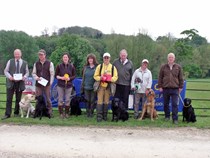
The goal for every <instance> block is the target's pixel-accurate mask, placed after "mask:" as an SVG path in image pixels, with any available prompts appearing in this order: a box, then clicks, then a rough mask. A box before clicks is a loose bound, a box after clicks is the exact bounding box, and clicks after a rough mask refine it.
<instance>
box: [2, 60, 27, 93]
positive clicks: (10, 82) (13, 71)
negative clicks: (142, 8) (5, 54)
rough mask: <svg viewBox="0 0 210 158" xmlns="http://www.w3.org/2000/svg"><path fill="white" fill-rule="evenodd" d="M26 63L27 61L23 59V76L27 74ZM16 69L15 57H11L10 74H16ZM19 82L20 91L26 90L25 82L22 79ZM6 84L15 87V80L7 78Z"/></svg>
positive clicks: (21, 71)
mask: <svg viewBox="0 0 210 158" xmlns="http://www.w3.org/2000/svg"><path fill="white" fill-rule="evenodd" d="M26 65H27V62H26V61H24V60H23V63H22V65H21V67H20V73H22V75H23V76H24V75H25V74H26ZM15 71H16V65H15V59H10V65H9V73H10V75H11V76H13V75H14V74H15ZM18 83H19V89H20V91H24V90H25V82H24V81H22V80H21V81H18ZM6 86H7V88H8V89H10V88H13V87H14V81H10V80H9V79H8V78H7V80H6Z"/></svg>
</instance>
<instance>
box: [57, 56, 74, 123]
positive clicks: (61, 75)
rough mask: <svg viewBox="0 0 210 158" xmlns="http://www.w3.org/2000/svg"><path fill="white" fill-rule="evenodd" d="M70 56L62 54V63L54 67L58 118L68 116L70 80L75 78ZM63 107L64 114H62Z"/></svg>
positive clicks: (71, 85) (70, 90)
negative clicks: (56, 82)
mask: <svg viewBox="0 0 210 158" xmlns="http://www.w3.org/2000/svg"><path fill="white" fill-rule="evenodd" d="M70 61H71V57H70V56H69V54H68V53H64V54H63V56H62V63H61V64H59V65H58V66H57V67H56V72H55V76H56V78H57V79H58V84H57V91H58V110H59V114H60V118H62V119H63V118H69V109H70V97H71V92H72V87H73V84H72V80H74V78H75V67H74V66H73V65H72V64H71V63H70ZM63 107H65V115H64V114H63Z"/></svg>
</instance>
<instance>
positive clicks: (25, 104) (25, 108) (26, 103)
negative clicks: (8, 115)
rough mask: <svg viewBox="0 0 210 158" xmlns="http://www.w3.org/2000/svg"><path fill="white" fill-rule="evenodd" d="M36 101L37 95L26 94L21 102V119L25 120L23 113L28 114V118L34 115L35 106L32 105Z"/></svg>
mask: <svg viewBox="0 0 210 158" xmlns="http://www.w3.org/2000/svg"><path fill="white" fill-rule="evenodd" d="M33 100H35V95H33V94H26V95H25V96H24V97H23V98H22V99H21V101H20V102H19V105H20V112H21V117H22V118H23V117H24V115H23V112H27V115H26V118H28V117H29V115H30V113H34V110H35V108H34V106H33V105H32V104H31V101H33Z"/></svg>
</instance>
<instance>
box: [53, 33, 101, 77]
mask: <svg viewBox="0 0 210 158" xmlns="http://www.w3.org/2000/svg"><path fill="white" fill-rule="evenodd" d="M64 52H68V53H69V54H70V56H71V62H72V63H73V64H74V65H75V67H76V72H77V75H78V76H81V71H82V68H83V65H84V63H85V62H86V57H87V54H89V53H95V54H97V53H96V52H95V50H94V48H93V47H92V46H91V45H90V43H89V42H88V41H87V40H86V39H83V38H81V37H79V36H77V35H69V34H64V35H63V36H62V37H61V38H60V39H59V41H58V45H57V47H56V50H55V51H53V52H52V54H51V56H50V59H51V61H52V62H53V63H54V65H55V66H56V65H58V64H59V63H60V62H61V60H62V55H63V53H64Z"/></svg>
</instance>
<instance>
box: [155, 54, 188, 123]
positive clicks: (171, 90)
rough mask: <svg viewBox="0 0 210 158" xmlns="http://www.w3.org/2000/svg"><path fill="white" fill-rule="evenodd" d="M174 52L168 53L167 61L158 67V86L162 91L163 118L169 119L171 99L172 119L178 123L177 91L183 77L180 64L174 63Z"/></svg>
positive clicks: (181, 86)
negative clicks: (170, 102)
mask: <svg viewBox="0 0 210 158" xmlns="http://www.w3.org/2000/svg"><path fill="white" fill-rule="evenodd" d="M174 61H175V55H174V53H169V54H168V63H167V64H164V65H162V66H161V68H160V73H159V78H158V87H159V90H160V92H163V99H164V112H165V120H166V121H169V120H170V109H169V101H170V98H171V101H172V119H173V123H174V124H178V104H179V93H180V92H181V91H182V88H183V84H184V79H183V75H182V69H181V66H180V65H178V64H176V63H175V62H174Z"/></svg>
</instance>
